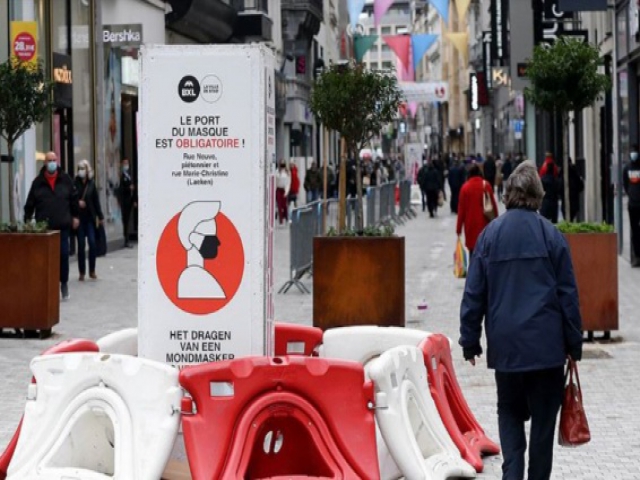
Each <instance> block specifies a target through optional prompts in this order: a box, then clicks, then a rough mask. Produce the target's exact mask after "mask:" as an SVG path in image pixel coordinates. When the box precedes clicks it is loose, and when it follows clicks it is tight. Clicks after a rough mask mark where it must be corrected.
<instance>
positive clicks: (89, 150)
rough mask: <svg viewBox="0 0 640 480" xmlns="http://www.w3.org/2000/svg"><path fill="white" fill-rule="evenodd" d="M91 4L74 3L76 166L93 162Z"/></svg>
mask: <svg viewBox="0 0 640 480" xmlns="http://www.w3.org/2000/svg"><path fill="white" fill-rule="evenodd" d="M87 3H89V2H86V1H85V2H83V1H82V0H71V28H70V32H69V34H70V35H69V36H70V43H71V58H72V65H73V154H74V158H75V162H76V164H77V162H79V161H80V160H83V159H86V160H89V162H91V163H92V164H94V167H95V163H94V158H93V95H92V85H93V82H92V68H91V49H90V48H89V46H90V41H89V37H90V35H89V32H90V28H89V25H90V22H91V10H90V8H89V6H88V5H85V4H87Z"/></svg>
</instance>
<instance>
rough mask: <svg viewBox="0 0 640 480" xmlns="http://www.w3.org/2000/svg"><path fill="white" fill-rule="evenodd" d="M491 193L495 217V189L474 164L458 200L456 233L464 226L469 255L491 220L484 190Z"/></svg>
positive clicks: (496, 206) (496, 210)
mask: <svg viewBox="0 0 640 480" xmlns="http://www.w3.org/2000/svg"><path fill="white" fill-rule="evenodd" d="M485 191H486V192H487V193H489V194H490V195H491V204H492V206H493V214H494V217H497V216H498V205H497V204H496V199H495V197H494V196H493V189H492V188H491V185H489V182H487V181H486V180H485V179H484V178H483V177H482V171H481V170H480V167H479V166H478V165H472V166H471V168H470V169H469V178H468V180H467V181H466V182H465V184H464V185H463V186H462V189H461V190H460V199H459V200H458V202H459V203H458V225H457V226H456V233H457V234H458V236H460V234H461V233H462V229H463V228H464V241H465V245H466V246H467V249H468V250H469V257H471V255H472V253H473V249H474V248H475V246H476V241H477V240H478V237H479V236H480V233H482V230H484V227H486V226H487V225H488V224H489V220H487V217H485V215H484V192H485Z"/></svg>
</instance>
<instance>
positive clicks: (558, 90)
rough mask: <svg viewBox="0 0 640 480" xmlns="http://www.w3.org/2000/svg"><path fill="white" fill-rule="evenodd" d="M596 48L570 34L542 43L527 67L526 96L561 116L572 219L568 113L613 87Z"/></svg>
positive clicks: (580, 108)
mask: <svg viewBox="0 0 640 480" xmlns="http://www.w3.org/2000/svg"><path fill="white" fill-rule="evenodd" d="M600 64H601V60H600V52H599V50H598V48H597V47H595V46H593V45H591V44H589V43H585V42H582V41H581V40H578V39H574V38H570V37H559V38H558V39H557V40H556V42H555V43H554V44H553V45H552V46H546V45H539V46H537V47H536V48H535V49H534V51H533V58H532V59H531V60H530V61H529V63H528V66H527V77H528V78H529V80H530V82H531V87H527V88H526V89H525V91H524V95H525V98H526V99H527V100H528V101H530V102H531V103H533V104H534V105H536V106H537V107H538V108H539V109H541V110H544V111H547V112H549V113H552V114H559V115H561V116H562V126H563V135H562V143H563V152H564V155H565V158H564V160H563V162H562V165H563V169H562V170H563V176H564V190H565V192H564V198H565V202H564V207H565V218H569V211H570V210H569V168H568V153H569V148H568V146H569V141H568V137H567V135H568V132H569V112H575V113H579V112H580V111H581V110H582V109H584V108H587V107H589V106H591V105H593V104H594V102H595V101H596V100H597V98H598V96H599V95H600V94H601V93H602V92H604V91H605V90H608V89H610V88H611V81H610V80H609V77H607V76H606V75H604V74H602V73H598V67H599V66H600Z"/></svg>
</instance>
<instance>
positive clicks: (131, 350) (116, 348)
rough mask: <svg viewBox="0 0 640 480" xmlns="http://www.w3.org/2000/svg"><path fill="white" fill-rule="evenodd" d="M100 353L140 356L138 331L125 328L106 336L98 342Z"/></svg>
mask: <svg viewBox="0 0 640 480" xmlns="http://www.w3.org/2000/svg"><path fill="white" fill-rule="evenodd" d="M96 343H97V344H98V347H100V351H101V352H104V353H110V354H118V355H131V356H132V357H137V356H138V329H137V328H125V329H124V330H118V331H117V332H113V333H110V334H109V335H105V336H104V337H102V338H101V339H100V340H98V341H97V342H96Z"/></svg>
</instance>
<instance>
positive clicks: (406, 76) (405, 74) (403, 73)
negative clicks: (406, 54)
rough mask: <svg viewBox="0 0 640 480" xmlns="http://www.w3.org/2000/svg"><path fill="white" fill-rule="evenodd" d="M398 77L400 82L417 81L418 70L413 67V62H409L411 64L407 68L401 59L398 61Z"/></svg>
mask: <svg viewBox="0 0 640 480" xmlns="http://www.w3.org/2000/svg"><path fill="white" fill-rule="evenodd" d="M396 78H397V79H398V81H399V82H415V80H416V72H415V70H414V69H413V63H412V62H409V66H408V67H406V68H405V66H404V65H403V64H402V62H401V61H400V60H398V61H397V62H396Z"/></svg>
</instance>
